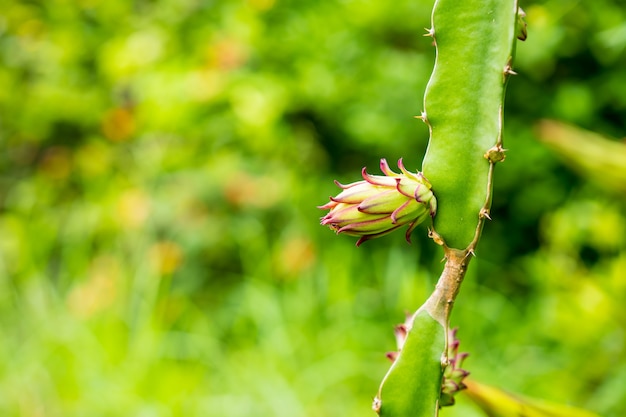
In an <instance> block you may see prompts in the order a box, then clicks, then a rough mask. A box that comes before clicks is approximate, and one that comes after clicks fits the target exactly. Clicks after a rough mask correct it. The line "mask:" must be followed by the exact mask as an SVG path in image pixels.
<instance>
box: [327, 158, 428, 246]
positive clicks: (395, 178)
mask: <svg viewBox="0 0 626 417" xmlns="http://www.w3.org/2000/svg"><path fill="white" fill-rule="evenodd" d="M398 168H400V171H401V173H400V174H397V173H395V172H393V171H392V170H391V168H389V165H388V164H387V161H386V160H385V159H381V160H380V169H381V171H382V172H383V173H384V174H385V176H381V175H370V174H368V173H367V172H366V170H365V168H363V171H362V176H363V181H357V182H353V183H351V184H347V185H343V184H340V183H339V182H337V181H335V184H337V186H339V187H340V188H341V189H342V191H341V192H340V193H339V195H337V196H336V197H330V201H329V202H328V203H326V204H325V205H323V206H319V208H320V209H322V210H330V211H329V212H328V214H326V215H325V216H324V217H322V220H321V222H320V223H321V224H322V225H325V226H329V227H330V228H331V229H332V230H334V231H335V232H337V233H345V234H347V235H350V236H358V237H359V240H358V242H357V244H356V245H357V246H359V245H360V244H361V243H363V242H365V241H366V240H369V239H373V238H375V237H379V236H383V235H386V234H387V233H390V232H392V231H394V230H396V229H398V228H400V227H402V226H404V225H408V230H407V232H406V240H407V241H408V242H410V235H411V232H412V231H413V230H414V229H415V227H416V226H417V225H418V224H419V223H421V222H422V221H424V220H425V219H426V218H428V217H429V216H430V217H434V216H435V213H436V212H437V200H436V199H435V196H434V195H433V192H432V190H431V185H430V183H429V182H428V180H427V179H426V178H424V176H423V175H422V173H421V172H418V173H416V174H414V173H412V172H409V171H407V170H406V169H405V168H404V165H403V164H402V159H400V160H399V161H398Z"/></svg>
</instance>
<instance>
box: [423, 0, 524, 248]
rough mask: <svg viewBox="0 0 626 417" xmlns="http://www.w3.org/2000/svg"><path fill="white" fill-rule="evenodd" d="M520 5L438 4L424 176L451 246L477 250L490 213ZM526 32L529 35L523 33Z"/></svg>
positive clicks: (479, 0) (443, 0)
mask: <svg viewBox="0 0 626 417" xmlns="http://www.w3.org/2000/svg"><path fill="white" fill-rule="evenodd" d="M517 10H518V8H517V2H516V0H466V1H458V0H437V1H436V2H435V6H434V9H433V14H432V28H431V30H430V31H429V34H430V35H431V36H432V37H433V39H434V43H435V45H436V48H437V58H436V62H435V68H434V70H433V73H432V76H431V78H430V81H429V83H428V86H427V88H426V94H425V96H424V112H423V113H422V117H421V118H422V120H424V122H426V124H427V125H428V127H429V130H430V140H429V143H428V149H427V151H426V156H425V157H424V161H423V172H424V175H425V176H426V177H428V179H429V180H430V181H431V183H432V185H433V191H434V192H435V193H436V194H437V198H438V201H439V209H438V213H437V217H436V218H435V220H434V229H435V231H436V233H437V236H439V237H440V238H441V239H442V240H443V242H444V243H445V245H446V246H448V247H452V248H457V249H464V248H472V249H473V246H475V244H476V242H477V239H478V235H479V233H480V229H481V227H482V219H483V218H484V216H480V215H479V213H480V212H481V210H482V212H485V211H486V210H488V209H489V205H490V202H491V200H490V195H491V185H492V184H491V178H492V177H491V171H492V168H493V164H494V163H495V159H497V158H495V157H496V156H497V155H496V154H493V153H492V156H491V157H490V160H487V159H485V158H484V157H483V156H484V155H485V153H486V152H488V150H490V149H492V148H493V147H494V146H499V148H500V150H501V144H502V117H503V112H502V105H503V99H504V91H505V84H506V80H507V79H508V78H509V75H510V74H511V73H512V69H511V65H510V63H511V61H512V57H513V53H514V42H515V40H516V36H517V35H518V28H519V23H518V16H517ZM519 31H521V29H519Z"/></svg>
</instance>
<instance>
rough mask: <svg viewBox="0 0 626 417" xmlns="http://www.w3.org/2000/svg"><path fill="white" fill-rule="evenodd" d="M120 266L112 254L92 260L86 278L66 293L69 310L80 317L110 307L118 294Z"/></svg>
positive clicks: (90, 315)
mask: <svg viewBox="0 0 626 417" xmlns="http://www.w3.org/2000/svg"><path fill="white" fill-rule="evenodd" d="M120 276H121V268H120V265H119V263H118V262H117V259H116V258H114V257H112V256H101V257H99V258H96V259H94V260H93V262H92V263H91V265H90V266H89V270H88V272H87V280H86V281H84V282H81V283H79V284H77V285H76V286H75V287H74V288H73V289H72V290H71V291H70V293H69V294H68V296H67V299H66V303H67V306H68V308H69V310H70V311H71V312H72V313H73V314H74V315H76V316H77V317H80V318H82V319H88V318H90V317H92V316H94V315H95V314H97V313H99V312H101V311H104V310H106V309H108V308H109V307H111V306H112V305H113V304H114V303H115V300H116V299H117V297H118V294H119V281H120Z"/></svg>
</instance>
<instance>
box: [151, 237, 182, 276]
mask: <svg viewBox="0 0 626 417" xmlns="http://www.w3.org/2000/svg"><path fill="white" fill-rule="evenodd" d="M182 260H183V252H182V250H181V249H180V246H178V245H177V244H176V243H174V242H171V241H161V242H158V243H155V244H154V245H152V247H151V248H150V262H151V264H152V266H153V267H154V269H155V270H156V271H157V272H158V273H159V274H160V275H169V274H172V273H173V272H175V271H176V270H177V269H178V267H179V266H180V265H181V263H182Z"/></svg>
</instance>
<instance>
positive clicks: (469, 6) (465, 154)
mask: <svg viewBox="0 0 626 417" xmlns="http://www.w3.org/2000/svg"><path fill="white" fill-rule="evenodd" d="M517 25H518V7H517V1H516V0H465V1H458V0H436V1H435V5H434V8H433V13H432V27H431V29H429V30H428V33H427V35H428V36H431V37H432V38H433V40H434V44H435V46H436V48H437V57H436V61H435V67H434V70H433V73H432V76H431V78H430V81H429V83H428V86H427V88H426V94H425V96H424V111H423V113H422V115H421V118H422V120H423V121H424V122H425V123H426V124H427V125H428V128H429V130H430V140H429V144H428V149H427V151H426V156H425V157H424V161H423V167H422V171H423V173H424V176H425V177H426V178H428V180H429V181H430V183H431V184H432V189H433V192H434V194H435V196H436V197H437V201H438V205H439V207H438V211H437V215H436V217H435V218H434V223H433V227H432V230H431V236H432V237H433V238H434V240H435V241H436V242H437V243H439V244H441V245H443V247H444V253H445V258H446V264H445V266H444V270H443V272H442V274H441V277H440V279H439V281H438V283H437V286H436V288H435V291H434V292H433V294H432V295H431V296H430V297H429V299H428V300H427V301H426V302H425V303H424V305H422V307H420V308H419V309H418V310H417V312H416V313H415V314H414V315H413V317H412V318H411V319H410V320H408V326H407V330H408V333H407V337H406V340H405V342H404V345H403V346H402V349H401V350H400V352H399V353H398V355H397V356H396V359H395V361H394V363H393V365H392V366H391V368H390V369H389V371H388V373H387V375H386V376H385V378H384V379H383V382H382V384H381V386H380V388H379V391H378V395H377V396H376V398H375V400H374V404H373V408H374V410H375V411H376V412H377V413H378V414H379V415H380V416H382V417H433V416H436V415H437V414H438V409H439V396H440V392H441V384H442V378H443V370H444V369H445V367H446V365H447V363H448V358H447V355H446V352H447V348H446V346H447V342H448V341H447V340H446V335H447V334H448V330H449V320H450V312H451V309H452V305H453V303H454V300H455V298H456V295H457V293H458V291H459V288H460V285H461V282H462V281H463V277H464V276H465V273H466V271H467V266H468V263H469V261H470V259H471V256H470V255H473V253H474V249H475V248H476V245H477V243H478V240H479V238H480V233H481V231H482V226H483V223H484V221H485V219H486V218H489V209H490V207H491V190H492V185H493V171H494V166H495V164H496V163H497V162H499V161H501V160H503V159H504V149H503V148H502V122H503V101H504V92H505V86H506V82H507V79H508V78H509V76H510V75H511V74H513V71H512V69H511V63H512V60H513V55H514V46H515V38H516V33H517V31H518V27H517Z"/></svg>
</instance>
